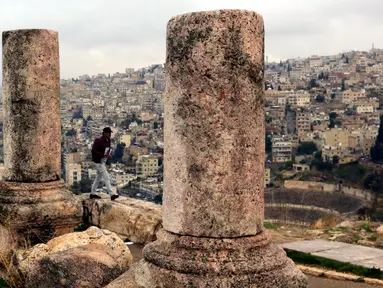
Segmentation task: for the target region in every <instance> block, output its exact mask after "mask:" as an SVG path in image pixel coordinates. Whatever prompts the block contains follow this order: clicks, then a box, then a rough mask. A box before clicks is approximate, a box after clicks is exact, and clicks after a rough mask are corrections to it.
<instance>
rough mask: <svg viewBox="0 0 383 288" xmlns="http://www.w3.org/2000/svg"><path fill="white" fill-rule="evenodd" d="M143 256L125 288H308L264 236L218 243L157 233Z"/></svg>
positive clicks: (215, 239) (298, 271)
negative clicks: (155, 238)
mask: <svg viewBox="0 0 383 288" xmlns="http://www.w3.org/2000/svg"><path fill="white" fill-rule="evenodd" d="M143 255H144V258H145V259H144V260H141V262H139V263H138V264H137V265H135V266H134V268H133V271H131V272H130V275H134V281H128V282H129V283H130V284H129V286H125V287H127V288H133V287H134V288H136V287H145V288H157V287H163V288H168V287H169V288H174V287H177V288H178V287H188V288H189V287H190V288H191V287H195V288H197V287H198V288H207V287H221V288H229V287H230V288H234V287H236V288H237V287H252V288H255V287H256V288H279V287H280V288H303V287H307V278H306V276H305V275H304V274H303V273H302V272H301V271H300V270H299V269H298V268H296V267H295V265H294V263H293V261H292V260H290V259H289V258H288V257H287V256H286V253H285V252H284V251H283V249H282V248H280V247H278V246H276V245H274V244H272V243H271V241H270V237H269V236H268V235H267V234H266V233H265V232H262V233H261V234H259V235H256V236H252V237H241V238H231V239H224V238H221V239H220V238H199V237H191V236H179V235H175V234H171V233H169V232H166V231H165V230H161V231H160V232H159V233H158V234H157V241H155V242H153V243H150V244H148V245H147V246H145V248H144V250H143ZM112 287H113V286H112Z"/></svg>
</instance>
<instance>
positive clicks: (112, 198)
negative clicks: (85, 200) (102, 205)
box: [110, 194, 120, 201]
mask: <svg viewBox="0 0 383 288" xmlns="http://www.w3.org/2000/svg"><path fill="white" fill-rule="evenodd" d="M118 197H120V195H118V194H114V195H112V196H110V199H111V200H112V201H113V200H114V199H117V198H118Z"/></svg>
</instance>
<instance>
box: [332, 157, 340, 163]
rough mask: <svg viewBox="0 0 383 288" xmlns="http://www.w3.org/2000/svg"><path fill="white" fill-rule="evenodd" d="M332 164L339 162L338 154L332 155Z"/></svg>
mask: <svg viewBox="0 0 383 288" xmlns="http://www.w3.org/2000/svg"><path fill="white" fill-rule="evenodd" d="M332 164H334V165H337V164H339V156H337V155H334V156H332Z"/></svg>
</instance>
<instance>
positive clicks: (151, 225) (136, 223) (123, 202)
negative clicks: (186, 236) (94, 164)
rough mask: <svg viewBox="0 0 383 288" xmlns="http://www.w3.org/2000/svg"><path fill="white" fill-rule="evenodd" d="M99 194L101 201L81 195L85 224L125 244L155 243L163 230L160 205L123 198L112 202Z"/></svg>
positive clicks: (107, 197)
mask: <svg viewBox="0 0 383 288" xmlns="http://www.w3.org/2000/svg"><path fill="white" fill-rule="evenodd" d="M98 195H99V196H101V197H102V199H89V194H83V195H81V196H80V198H81V199H82V200H83V206H84V209H85V215H86V218H87V219H86V221H87V222H88V224H90V225H95V226H97V227H99V228H101V229H107V230H109V231H112V232H114V233H116V234H117V235H118V236H119V237H120V238H121V239H122V240H124V241H127V240H129V241H132V242H134V243H139V244H146V243H150V242H152V241H154V240H156V233H157V231H158V230H159V229H160V228H161V227H162V206H160V205H156V204H154V203H151V202H147V201H142V200H137V199H133V198H128V197H123V196H120V197H119V198H117V199H116V200H114V201H111V200H110V196H108V195H106V194H98Z"/></svg>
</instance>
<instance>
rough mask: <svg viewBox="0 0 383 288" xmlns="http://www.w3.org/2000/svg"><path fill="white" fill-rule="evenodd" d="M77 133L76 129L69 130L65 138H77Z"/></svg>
mask: <svg viewBox="0 0 383 288" xmlns="http://www.w3.org/2000/svg"><path fill="white" fill-rule="evenodd" d="M76 134H77V132H76V130H75V129H74V128H72V129H71V130H68V131H67V132H66V133H65V136H69V137H71V136H76Z"/></svg>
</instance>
